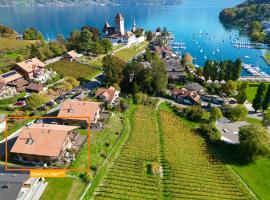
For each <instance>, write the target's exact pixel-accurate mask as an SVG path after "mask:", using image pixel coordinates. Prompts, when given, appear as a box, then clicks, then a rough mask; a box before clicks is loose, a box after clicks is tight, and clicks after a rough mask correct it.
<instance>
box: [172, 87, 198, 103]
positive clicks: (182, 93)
mask: <svg viewBox="0 0 270 200" xmlns="http://www.w3.org/2000/svg"><path fill="white" fill-rule="evenodd" d="M171 95H172V97H173V99H175V100H176V101H178V102H180V103H184V104H188V105H195V104H198V103H199V101H200V98H201V96H200V95H199V94H198V93H197V92H196V91H188V90H187V89H185V88H181V89H179V88H176V89H173V90H172V92H171Z"/></svg>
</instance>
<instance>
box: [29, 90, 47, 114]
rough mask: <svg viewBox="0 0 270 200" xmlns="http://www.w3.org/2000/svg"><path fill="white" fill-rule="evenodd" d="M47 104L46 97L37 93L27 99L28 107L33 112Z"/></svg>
mask: <svg viewBox="0 0 270 200" xmlns="http://www.w3.org/2000/svg"><path fill="white" fill-rule="evenodd" d="M45 102H46V99H45V97H44V96H43V95H42V94H40V95H38V94H36V93H32V94H31V95H30V97H28V98H27V99H26V104H27V106H28V107H29V108H30V109H32V110H36V109H37V108H38V107H40V106H41V105H42V104H44V103H45Z"/></svg>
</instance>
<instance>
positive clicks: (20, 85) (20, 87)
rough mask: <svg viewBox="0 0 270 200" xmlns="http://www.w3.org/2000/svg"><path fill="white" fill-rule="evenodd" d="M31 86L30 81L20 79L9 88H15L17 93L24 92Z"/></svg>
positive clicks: (10, 84)
mask: <svg viewBox="0 0 270 200" xmlns="http://www.w3.org/2000/svg"><path fill="white" fill-rule="evenodd" d="M28 84H29V81H27V80H25V79H19V80H17V81H15V82H12V83H9V84H8V85H9V86H12V87H15V88H16V90H17V92H22V91H24V90H25V87H26V86H27V85H28Z"/></svg>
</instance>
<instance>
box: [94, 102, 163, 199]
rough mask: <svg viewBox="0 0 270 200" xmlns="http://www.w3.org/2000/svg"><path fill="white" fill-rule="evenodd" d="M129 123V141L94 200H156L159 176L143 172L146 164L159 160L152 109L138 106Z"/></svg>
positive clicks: (154, 114) (158, 194) (159, 192)
mask: <svg viewBox="0 0 270 200" xmlns="http://www.w3.org/2000/svg"><path fill="white" fill-rule="evenodd" d="M132 124H133V126H132V134H131V136H130V138H129V139H128V141H127V143H126V144H125V145H124V146H123V148H122V150H121V153H120V155H119V156H118V158H117V160H116V161H115V164H114V165H113V166H112V167H111V168H110V169H109V171H108V173H107V175H106V177H105V178H104V181H103V182H102V184H100V185H99V187H98V188H97V190H96V191H95V192H94V195H95V196H94V199H121V198H122V199H148V198H152V199H160V194H161V191H160V190H161V187H159V186H160V179H159V176H158V175H150V174H148V173H147V164H148V163H149V162H150V163H151V162H158V160H159V153H158V148H159V144H158V135H157V124H156V112H155V110H154V109H153V108H150V107H145V106H138V108H137V110H136V112H135V118H134V121H133V123H132Z"/></svg>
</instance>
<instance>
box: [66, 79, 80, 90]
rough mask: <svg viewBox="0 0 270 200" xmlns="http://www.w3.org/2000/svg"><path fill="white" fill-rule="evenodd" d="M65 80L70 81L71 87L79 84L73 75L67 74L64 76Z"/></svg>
mask: <svg viewBox="0 0 270 200" xmlns="http://www.w3.org/2000/svg"><path fill="white" fill-rule="evenodd" d="M65 81H66V82H68V83H70V84H71V85H72V87H73V88H75V87H78V86H79V85H80V82H79V81H78V80H77V79H75V78H73V77H69V76H68V77H65Z"/></svg>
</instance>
